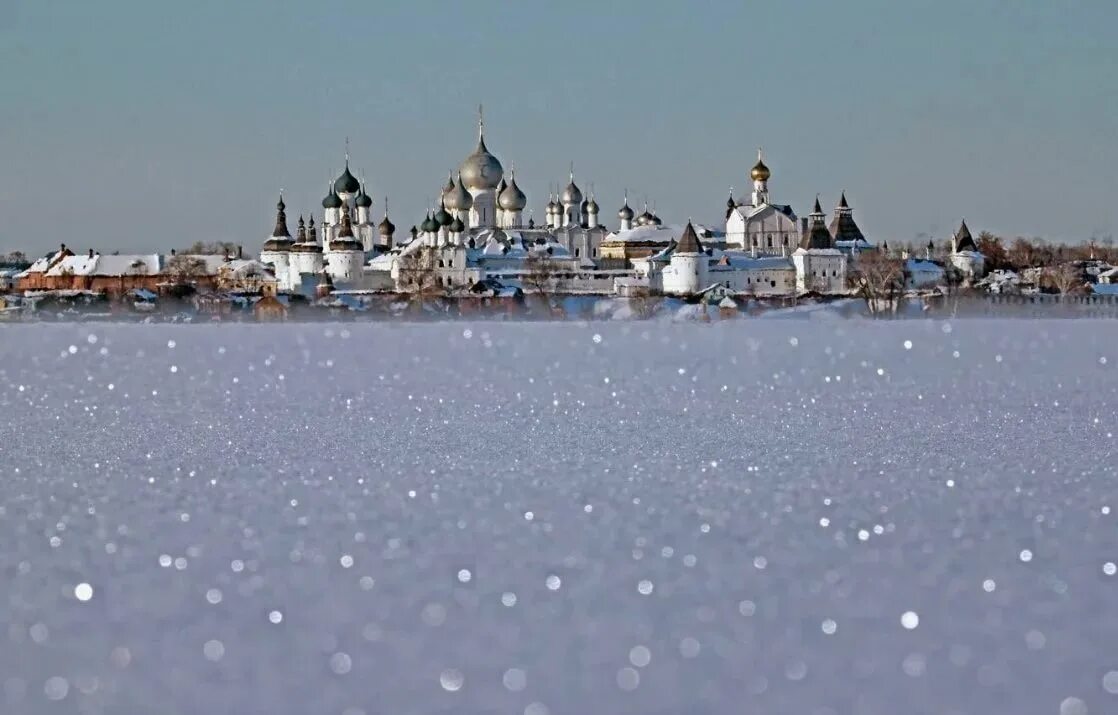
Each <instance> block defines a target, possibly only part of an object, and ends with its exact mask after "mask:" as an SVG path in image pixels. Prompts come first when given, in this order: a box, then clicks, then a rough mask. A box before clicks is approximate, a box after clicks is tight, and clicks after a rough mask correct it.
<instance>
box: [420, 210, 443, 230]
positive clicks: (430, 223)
mask: <svg viewBox="0 0 1118 715" xmlns="http://www.w3.org/2000/svg"><path fill="white" fill-rule="evenodd" d="M420 228H422V229H423V232H424V233H438V232H439V224H438V222H437V221H435V219H433V218H432V217H431V212H430V211H428V212H427V218H425V219H423V224H422V225H421V226H420Z"/></svg>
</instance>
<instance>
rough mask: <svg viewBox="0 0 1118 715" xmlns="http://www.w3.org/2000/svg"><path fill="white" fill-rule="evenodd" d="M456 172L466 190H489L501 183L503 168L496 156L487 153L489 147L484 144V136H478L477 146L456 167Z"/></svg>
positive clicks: (503, 173)
mask: <svg viewBox="0 0 1118 715" xmlns="http://www.w3.org/2000/svg"><path fill="white" fill-rule="evenodd" d="M458 173H459V175H460V176H461V177H462V182H463V183H464V184H465V186H466V188H467V189H468V190H470V191H490V190H492V189H495V188H497V185H498V184H500V183H501V179H502V178H504V175H505V170H504V168H503V167H502V166H501V162H499V161H497V157H495V156H493V155H492V154H490V153H489V149H488V148H486V146H485V137H484V136H479V137H478V140H477V148H476V149H474V153H473V154H470V155H469V156H468V157H466V160H465V161H463V162H462V165H461V166H460V167H458Z"/></svg>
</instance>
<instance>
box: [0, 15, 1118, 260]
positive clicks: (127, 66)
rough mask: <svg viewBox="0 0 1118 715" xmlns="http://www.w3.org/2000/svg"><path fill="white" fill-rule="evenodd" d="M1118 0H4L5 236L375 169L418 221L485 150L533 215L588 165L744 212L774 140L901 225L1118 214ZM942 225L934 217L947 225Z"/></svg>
mask: <svg viewBox="0 0 1118 715" xmlns="http://www.w3.org/2000/svg"><path fill="white" fill-rule="evenodd" d="M1114 27H1118V2H1114V1H1113V0H1093V1H1092V0H1083V1H1078V2H1077V1H1076V0H1051V1H1046V2H1031V1H1030V2H1025V1H1019V0H1012V1H1011V0H936V1H935V2H933V1H931V0H910V1H909V2H897V1H896V0H845V2H834V1H832V0H786V1H785V2H742V1H741V0H738V1H737V2H697V1H696V2H690V3H648V2H628V1H624V0H620V1H614V2H610V3H600V2H591V1H588V0H566V1H565V2H564V3H561V4H556V3H544V2H535V1H531V0H525V1H523V2H495V1H494V2H491V1H488V0H474V2H471V3H452V2H436V1H433V0H428V1H423V0H412V1H410V2H395V1H394V0H381V1H380V2H376V3H372V2H367V1H364V2H359V1H357V0H322V1H320V2H314V3H311V2H305V1H302V2H293V1H290V0H237V1H236V2H230V1H228V0H226V1H218V0H192V2H188V3H162V2H151V1H150V0H142V1H141V0H101V1H100V2H96V3H94V2H87V1H85V0H81V1H79V0H50V2H40V1H39V0H0V66H3V68H4V70H3V72H2V73H0V127H2V131H0V251H8V250H12V249H17V248H19V249H24V250H27V251H29V252H32V253H41V252H44V251H46V250H47V249H48V248H50V247H52V246H55V245H57V244H58V243H60V242H66V243H68V244H70V245H72V246H75V247H77V248H79V249H85V248H87V247H94V248H97V249H99V250H105V251H107V250H114V249H120V250H126V251H133V250H152V251H155V250H168V249H170V248H172V247H176V246H184V245H187V244H189V243H191V242H192V241H194V240H198V239H205V240H232V241H238V242H242V243H244V244H245V246H246V248H247V249H251V250H253V251H255V250H256V249H257V248H258V246H259V244H260V242H261V241H263V239H264V237H265V236H266V234H268V233H269V232H270V229H271V226H272V221H273V215H274V204H275V200H276V196H277V194H278V192H279V190H280V188H283V189H285V192H286V197H287V203H288V211H289V214H290V215H291V217H292V219H294V217H295V215H297V214H299V213H300V212H306V211H309V210H314V211H315V212H316V213H319V214H320V213H321V206H320V201H321V199H322V196H323V194H324V192H325V188H326V183H327V180H328V179H329V178H331V177H332V176H334V175H336V174H337V173H338V171H339V170H340V169H341V165H342V158H343V156H342V155H343V151H344V146H343V142H344V138H345V137H346V136H347V135H348V136H349V137H350V142H351V155H352V166H353V168H354V170H355V171H356V172H361V171H363V172H364V173H365V174H366V176H367V177H368V181H369V184H370V191H371V193H372V194H373V195H374V197H375V198H376V200H377V204H378V208H377V213H378V215H379V213H380V212H381V210H382V209H381V202H382V200H383V197H384V195H385V194H386V193H387V194H388V196H389V197H390V207H391V214H392V218H393V220H394V222H395V223H396V224H397V225H398V226H400V227H401V228H406V227H408V226H410V225H411V224H412V223H416V222H417V221H418V220H419V219H420V218H421V214H422V211H423V209H424V208H425V206H426V204H427V202H428V201H429V200H430V197H432V196H434V195H435V192H436V190H437V187H439V186H440V185H441V183H442V182H444V181H445V179H446V174H447V171H448V170H450V169H452V168H454V167H456V166H457V165H458V163H459V162H460V161H461V160H462V158H463V157H464V156H465V155H466V154H468V153H469V152H470V150H471V149H472V148H473V144H474V141H475V131H476V130H475V121H476V120H475V115H476V107H477V105H478V103H484V104H485V113H486V124H487V139H488V143H489V146H490V149H492V150H493V152H494V153H495V154H497V156H498V157H499V158H500V159H501V160H502V162H503V163H504V164H505V166H506V169H507V168H508V166H509V165H510V164H512V163H515V164H516V167H517V178H518V182H519V183H520V184H521V186H522V188H524V189H525V191H526V192H527V193H528V196H529V201H530V206H532V207H534V208H535V209H536V216H537V217H539V216H540V215H541V214H542V208H543V205H544V204H545V203H546V202H547V190H548V186H549V184H553V183H556V182H559V181H561V180H565V178H566V174H567V167H568V165H569V163H570V162H571V161H573V162H574V163H575V169H576V173H577V178H578V179H579V182H580V183H581V184H582V185H583V188H584V189H585V188H588V185H589V184H590V183H593V184H594V186H595V188H596V192H597V195H598V201H599V203H600V204H602V206H603V210H605V211H607V213H608V215H609V217H610V221H611V223H612V222H613V221H615V219H613V215H614V214H615V212H616V209H617V208H618V207H619V205H620V202H621V197H622V190H623V189H624V188H626V187H627V188H628V189H629V192H630V196H631V197H633V200H634V202H636V203H639V202H640V201H641V200H642V198H643V197H644V196H648V198H649V200H650V201H651V200H654V201H656V203H657V207H658V210H659V213H660V215H661V216H663V217H664V218H665V219H666V220H668V221H684V220H686V219H687V218H688V217H694V218H695V220H700V221H708V222H713V221H716V220H720V219H721V217H722V210H723V206H724V202H725V198H726V192H727V189H728V187H729V186H731V185H733V186H734V187H736V191H737V193H738V194H739V195H744V194H745V193H746V192H747V190H748V183H747V174H748V170H749V167H750V166H751V165H752V163H753V160H754V156H755V152H756V147H757V146H758V145H763V146H764V147H765V152H766V158H767V162H768V164H769V165H770V167H771V168H772V170H773V178H772V181H771V187H770V188H771V191H772V194H773V198H774V199H775V200H778V201H781V202H787V203H791V204H792V205H793V206H794V207H795V208H796V209H797V211H798V212H799V213H801V214H805V213H806V212H807V209H808V207H809V205H810V202H811V200H812V199H813V198H814V196H815V194H816V193H820V194H822V200H823V203H824V205H825V206H833V205H834V203H835V202H836V200H837V198H838V194H839V191H840V190H843V189H845V190H846V191H847V193H848V196H849V198H850V201H851V203H852V204H853V206H854V209H855V212H856V213H855V216H856V218H857V219H858V220H859V223H860V224H861V225H862V227H863V230H864V231H865V232H866V233H867V234H868V235H869V236H870V237H871V238H876V239H878V240H880V239H887V240H889V241H890V242H898V241H906V240H919V238H920V237H922V236H926V235H928V234H931V235H934V236H936V237H938V238H942V237H945V236H946V235H947V234H948V233H949V231H950V230H951V229H952V228H954V226H955V225H957V224H958V222H959V220H960V218H962V217H964V216H965V217H966V218H967V220H968V223H969V224H970V225H971V226H972V228H974V229H976V230H981V229H989V230H992V231H995V232H999V233H1003V234H1006V235H1010V236H1013V235H1029V236H1044V237H1047V238H1050V239H1053V240H1073V241H1078V240H1083V239H1086V238H1089V237H1091V236H1092V235H1094V236H1099V237H1102V236H1106V235H1112V234H1118V218H1116V213H1118V211H1116V209H1115V205H1116V200H1115V199H1116V196H1118V140H1116V132H1115V127H1116V126H1118V122H1116V120H1115V115H1116V113H1118V81H1115V79H1114V78H1115V77H1118V49H1116V48H1118V43H1115V42H1114V41H1113V39H1112V37H1111V33H1112V30H1113V28H1114ZM925 240H926V239H925Z"/></svg>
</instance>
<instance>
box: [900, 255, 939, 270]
mask: <svg viewBox="0 0 1118 715" xmlns="http://www.w3.org/2000/svg"><path fill="white" fill-rule="evenodd" d="M904 269H905V270H906V271H909V272H910V273H943V266H941V265H939V264H938V263H936V262H935V261H929V260H928V259H926V258H909V259H908V260H906V261H905V263H904Z"/></svg>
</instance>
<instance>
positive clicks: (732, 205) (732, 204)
mask: <svg viewBox="0 0 1118 715" xmlns="http://www.w3.org/2000/svg"><path fill="white" fill-rule="evenodd" d="M737 207H738V202H736V201H734V195H733V193H731V194H730V197H729V198H728V199H726V208H728V209H736V208H737Z"/></svg>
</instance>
